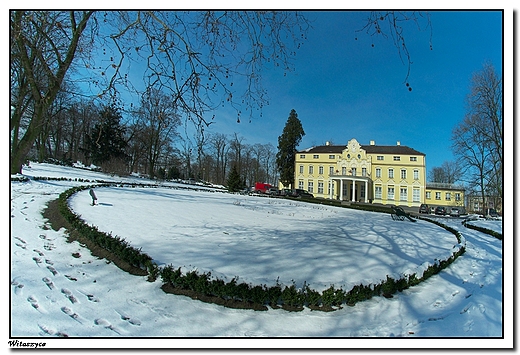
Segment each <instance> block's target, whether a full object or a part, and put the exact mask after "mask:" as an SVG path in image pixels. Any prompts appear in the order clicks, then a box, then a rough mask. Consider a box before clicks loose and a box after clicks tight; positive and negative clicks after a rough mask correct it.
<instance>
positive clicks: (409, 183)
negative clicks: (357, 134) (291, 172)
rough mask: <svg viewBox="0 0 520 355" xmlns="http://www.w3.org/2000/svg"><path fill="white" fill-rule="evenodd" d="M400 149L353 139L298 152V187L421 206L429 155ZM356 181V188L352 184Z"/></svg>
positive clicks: (349, 197) (318, 194)
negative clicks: (426, 161) (426, 156)
mask: <svg viewBox="0 0 520 355" xmlns="http://www.w3.org/2000/svg"><path fill="white" fill-rule="evenodd" d="M400 148H401V147H399V145H397V146H396V148H395V151H400V153H396V152H395V151H393V150H394V149H392V147H387V146H385V147H378V146H376V145H375V144H373V143H372V142H371V145H370V146H361V145H360V144H359V143H358V142H357V141H356V140H355V139H352V140H350V141H349V142H348V144H347V145H346V146H344V147H338V146H335V147H332V146H331V147H330V148H328V147H327V146H322V147H319V148H316V149H309V150H307V151H302V152H298V153H297V155H296V160H295V185H296V186H295V188H303V189H305V190H308V191H309V192H311V193H313V194H314V196H315V197H322V198H331V197H332V198H333V199H343V200H347V201H352V200H356V201H359V200H361V201H365V200H366V201H368V202H370V201H372V202H373V203H382V204H395V205H406V206H419V205H420V204H421V203H423V202H424V197H425V186H426V163H425V155H424V154H422V153H419V152H416V151H414V150H412V149H410V151H412V153H411V154H403V153H402V151H403V149H400ZM416 153H417V154H416ZM342 180H343V183H341V181H342ZM354 180H355V183H356V188H355V190H353V189H352V187H351V185H352V183H353V181H354ZM329 184H330V185H331V187H332V189H333V190H332V191H331V190H330V189H329ZM341 186H343V190H342V191H343V194H342V193H341V191H340V190H341V189H340V188H341ZM392 191H393V195H392ZM354 192H355V196H354ZM342 195H343V196H342Z"/></svg>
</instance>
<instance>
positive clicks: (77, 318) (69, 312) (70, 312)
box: [61, 307, 83, 324]
mask: <svg viewBox="0 0 520 355" xmlns="http://www.w3.org/2000/svg"><path fill="white" fill-rule="evenodd" d="M61 311H62V312H63V313H65V314H66V315H68V316H69V317H70V318H72V319H74V320H75V321H77V322H78V323H81V324H83V322H82V321H81V319H80V316H79V314H77V313H76V312H74V311H73V310H72V309H70V308H69V307H61Z"/></svg>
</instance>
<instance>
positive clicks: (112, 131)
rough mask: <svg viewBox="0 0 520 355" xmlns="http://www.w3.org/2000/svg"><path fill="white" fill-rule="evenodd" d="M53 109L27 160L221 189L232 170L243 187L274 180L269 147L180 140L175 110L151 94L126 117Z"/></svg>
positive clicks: (219, 137)
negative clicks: (80, 165)
mask: <svg viewBox="0 0 520 355" xmlns="http://www.w3.org/2000/svg"><path fill="white" fill-rule="evenodd" d="M62 96H63V97H64V95H62ZM53 109H54V110H53V111H52V112H50V114H51V115H52V116H53V119H52V120H45V121H44V123H43V125H44V127H43V129H42V130H41V132H42V133H41V134H39V135H38V137H37V139H36V143H35V145H34V147H33V148H32V150H31V151H30V153H29V155H28V157H29V159H32V160H35V161H49V160H56V161H59V162H63V163H65V164H72V163H74V162H77V161H79V162H81V163H83V164H85V165H87V166H89V165H91V164H93V165H95V166H98V167H99V168H100V169H101V170H103V171H105V172H109V173H115V174H121V175H124V174H129V173H139V174H143V175H146V176H148V177H150V178H157V179H195V180H203V181H206V182H210V183H214V184H222V185H226V183H227V179H228V177H229V174H230V172H231V170H232V168H233V166H235V167H236V172H237V173H238V175H239V176H240V181H241V184H242V185H244V186H252V185H253V184H254V182H256V181H262V182H270V183H276V180H277V179H276V176H277V172H276V151H275V147H274V146H273V145H272V144H258V143H254V144H247V143H246V142H245V138H243V137H241V136H240V135H239V134H237V133H234V134H232V135H226V134H223V133H204V134H200V132H197V133H195V134H194V137H193V138H192V139H190V138H189V137H182V136H181V135H180V134H179V128H180V127H181V126H182V124H181V119H180V117H179V116H178V114H177V112H176V111H175V107H174V106H173V105H172V102H171V100H169V99H168V97H167V96H165V95H164V94H162V93H160V92H157V91H153V92H147V93H146V94H144V95H143V97H142V100H141V105H140V106H139V107H137V108H135V109H134V110H133V111H130V112H127V111H123V110H122V109H121V108H118V107H117V106H115V105H113V104H106V105H99V104H96V103H94V102H92V101H87V100H79V101H74V100H73V99H72V98H69V100H66V99H65V98H63V100H57V101H56V102H55V105H54V106H53Z"/></svg>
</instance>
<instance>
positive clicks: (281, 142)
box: [276, 109, 305, 188]
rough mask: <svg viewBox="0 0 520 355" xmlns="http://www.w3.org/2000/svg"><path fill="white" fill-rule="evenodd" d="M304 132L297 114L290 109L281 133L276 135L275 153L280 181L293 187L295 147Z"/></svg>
mask: <svg viewBox="0 0 520 355" xmlns="http://www.w3.org/2000/svg"><path fill="white" fill-rule="evenodd" d="M304 135H305V132H304V131H303V126H302V123H301V122H300V120H299V119H298V114H297V113H296V111H295V110H294V109H292V110H291V113H290V114H289V118H288V119H287V122H286V123H285V127H284V128H283V132H282V135H281V136H279V137H278V153H276V166H277V168H278V172H279V173H280V182H281V183H282V184H283V185H284V186H286V187H289V185H290V186H292V187H293V188H294V160H295V157H296V147H297V146H298V145H299V144H300V142H301V140H302V138H303V136H304Z"/></svg>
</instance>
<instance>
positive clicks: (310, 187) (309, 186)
mask: <svg viewBox="0 0 520 355" xmlns="http://www.w3.org/2000/svg"><path fill="white" fill-rule="evenodd" d="M307 187H308V188H307V191H309V192H310V193H312V192H313V190H314V182H312V181H309V182H308V184H307Z"/></svg>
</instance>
